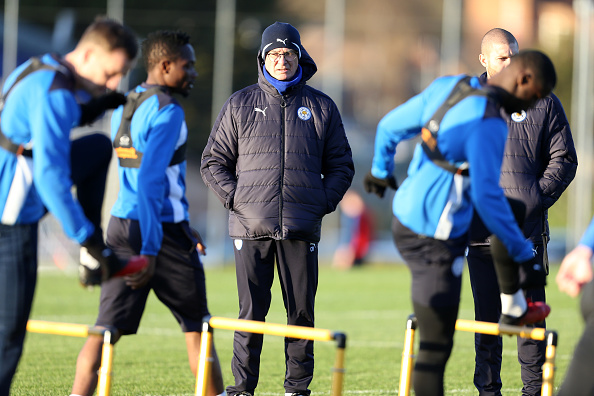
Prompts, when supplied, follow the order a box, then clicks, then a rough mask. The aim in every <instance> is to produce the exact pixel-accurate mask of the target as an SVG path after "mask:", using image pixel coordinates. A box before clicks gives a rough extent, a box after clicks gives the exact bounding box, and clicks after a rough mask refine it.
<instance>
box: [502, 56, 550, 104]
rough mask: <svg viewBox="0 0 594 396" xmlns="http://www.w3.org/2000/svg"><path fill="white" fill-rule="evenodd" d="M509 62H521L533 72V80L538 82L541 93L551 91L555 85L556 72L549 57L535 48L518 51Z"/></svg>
mask: <svg viewBox="0 0 594 396" xmlns="http://www.w3.org/2000/svg"><path fill="white" fill-rule="evenodd" d="M511 62H512V63H513V62H521V64H522V65H523V66H525V67H527V68H529V69H530V70H532V72H533V73H534V78H535V81H536V82H537V83H538V84H540V86H541V87H542V89H543V93H545V94H546V95H548V94H549V93H551V91H552V90H553V88H555V85H557V73H556V72H555V66H554V65H553V62H552V61H551V59H550V58H549V57H548V56H546V55H545V54H544V53H542V52H540V51H537V50H525V51H520V52H519V53H518V55H516V56H514V57H513V58H512V60H511Z"/></svg>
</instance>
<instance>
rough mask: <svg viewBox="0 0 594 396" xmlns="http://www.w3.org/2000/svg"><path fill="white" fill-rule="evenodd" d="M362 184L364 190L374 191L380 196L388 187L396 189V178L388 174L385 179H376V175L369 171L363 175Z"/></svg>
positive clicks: (381, 196) (382, 195)
mask: <svg viewBox="0 0 594 396" xmlns="http://www.w3.org/2000/svg"><path fill="white" fill-rule="evenodd" d="M363 186H364V187H365V191H366V192H368V193H374V194H375V195H377V196H378V197H380V198H383V197H384V194H385V192H386V188H388V187H390V188H392V189H394V190H397V189H398V184H397V183H396V178H395V177H394V176H392V175H390V176H388V177H386V178H385V179H378V178H377V177H375V176H373V175H372V174H371V172H369V173H367V175H365V179H364V180H363Z"/></svg>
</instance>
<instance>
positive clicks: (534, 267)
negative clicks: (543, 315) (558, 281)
mask: <svg viewBox="0 0 594 396" xmlns="http://www.w3.org/2000/svg"><path fill="white" fill-rule="evenodd" d="M519 265H520V268H519V270H520V271H521V273H523V275H524V276H523V277H522V276H521V277H520V278H521V279H523V281H522V284H521V287H522V289H524V290H527V289H536V288H541V287H545V286H546V284H547V272H546V270H545V268H544V266H543V265H542V263H539V262H538V261H537V260H536V257H533V258H531V259H530V260H527V261H523V262H521V263H519Z"/></svg>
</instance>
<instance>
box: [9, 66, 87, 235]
mask: <svg viewBox="0 0 594 396" xmlns="http://www.w3.org/2000/svg"><path fill="white" fill-rule="evenodd" d="M41 61H42V62H43V63H45V64H50V65H53V66H56V67H60V68H62V70H63V71H64V73H65V74H62V73H58V72H56V71H55V70H48V69H42V70H38V71H35V72H33V73H31V74H29V75H28V76H26V77H25V78H23V79H22V80H21V81H20V82H18V83H17V84H16V85H15V87H14V89H13V90H12V91H11V92H10V95H9V96H8V98H7V100H6V103H5V105H4V109H3V110H2V117H1V120H0V126H1V128H2V132H3V133H4V135H5V136H6V137H7V138H8V139H9V140H10V141H12V142H13V143H15V144H25V145H32V146H33V158H34V159H32V158H28V157H24V156H22V155H18V156H17V155H15V154H14V153H11V152H9V151H7V150H4V149H2V148H0V214H1V218H0V222H1V223H2V224H8V225H13V224H31V223H35V222H37V221H39V219H41V217H42V216H43V215H44V214H45V212H46V208H47V210H49V211H50V212H51V213H52V214H53V215H54V216H55V217H56V218H57V219H58V220H59V221H60V223H61V224H62V227H63V228H64V232H65V233H66V235H68V236H69V237H70V238H73V239H75V240H76V241H77V242H79V243H80V242H83V241H85V240H86V239H87V238H88V237H89V236H90V235H91V234H92V233H93V231H94V227H93V225H92V224H91V222H90V221H89V220H88V219H87V218H86V217H85V216H84V213H83V210H82V208H81V207H80V205H79V204H78V202H77V201H76V200H75V199H74V198H73V196H72V192H71V189H72V180H71V178H70V146H71V144H70V130H71V128H73V127H75V126H76V125H78V122H79V120H80V115H81V110H80V106H79V105H78V104H77V100H76V96H75V95H76V94H75V92H73V83H72V80H71V77H70V72H69V71H68V70H67V69H66V68H65V67H64V66H62V65H60V63H59V62H58V61H57V60H56V59H54V58H53V57H52V56H51V55H49V54H46V55H44V56H43V57H42V58H41ZM30 63H31V61H30V60H29V61H27V62H25V63H24V64H22V65H21V66H19V67H18V68H17V69H16V70H15V71H13V72H12V73H11V74H10V75H9V76H8V78H7V79H6V83H5V84H4V88H3V93H6V92H7V91H8V89H9V88H10V87H11V86H12V85H13V84H14V82H15V81H16V79H17V77H18V76H19V75H20V74H21V72H22V71H23V70H24V69H25V68H26V67H27V66H29V64H30Z"/></svg>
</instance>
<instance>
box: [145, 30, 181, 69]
mask: <svg viewBox="0 0 594 396" xmlns="http://www.w3.org/2000/svg"><path fill="white" fill-rule="evenodd" d="M189 43H190V36H189V35H188V34H187V33H184V32H181V31H170V30H158V31H156V32H153V33H149V35H148V36H147V38H146V39H145V40H144V41H143V42H142V60H143V62H144V66H145V67H146V70H147V71H148V70H152V69H153V67H155V66H156V65H157V64H159V62H160V61H162V60H164V59H165V60H171V61H176V60H177V59H179V57H180V56H181V53H182V48H183V47H184V46H185V45H187V44H189Z"/></svg>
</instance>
